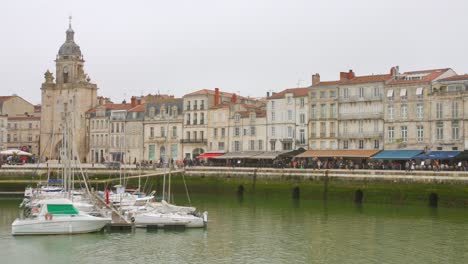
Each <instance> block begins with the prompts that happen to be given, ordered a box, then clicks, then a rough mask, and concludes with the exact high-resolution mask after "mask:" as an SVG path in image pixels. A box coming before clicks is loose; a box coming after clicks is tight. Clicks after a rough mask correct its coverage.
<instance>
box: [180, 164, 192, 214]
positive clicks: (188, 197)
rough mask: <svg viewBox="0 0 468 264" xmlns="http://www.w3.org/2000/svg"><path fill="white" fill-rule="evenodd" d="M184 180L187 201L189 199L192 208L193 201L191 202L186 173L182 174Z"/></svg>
mask: <svg viewBox="0 0 468 264" xmlns="http://www.w3.org/2000/svg"><path fill="white" fill-rule="evenodd" d="M182 180H183V182H184V187H185V193H186V194H187V199H188V202H189V205H190V206H192V201H191V200H190V195H189V191H188V188H187V183H186V182H185V173H184V172H182Z"/></svg>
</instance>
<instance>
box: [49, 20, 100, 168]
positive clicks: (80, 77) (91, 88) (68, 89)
mask: <svg viewBox="0 0 468 264" xmlns="http://www.w3.org/2000/svg"><path fill="white" fill-rule="evenodd" d="M74 34H75V32H74V31H73V29H72V28H71V23H70V25H69V28H68V30H67V31H66V40H65V43H63V44H62V46H61V47H60V49H59V52H58V54H57V58H56V60H55V65H56V80H55V81H54V76H53V74H52V73H51V72H49V71H48V70H47V72H46V73H45V74H44V77H45V81H44V83H43V84H42V87H41V90H42V115H41V137H40V155H41V156H42V157H43V158H46V157H47V158H49V159H58V158H59V149H60V148H61V144H62V134H63V129H64V127H65V122H66V121H68V124H69V126H70V127H71V128H72V131H73V141H74V142H73V146H72V147H74V148H75V149H76V153H78V156H79V157H77V158H79V159H80V160H81V161H82V162H84V161H86V154H87V145H88V144H87V142H86V125H85V113H86V111H87V110H89V109H90V108H93V107H95V106H96V105H97V89H98V88H97V86H96V84H93V83H91V82H90V81H91V80H90V78H89V77H88V75H87V74H86V73H85V72H84V62H85V61H84V59H83V55H82V54H81V50H80V47H79V46H78V45H77V44H76V43H75V40H74Z"/></svg>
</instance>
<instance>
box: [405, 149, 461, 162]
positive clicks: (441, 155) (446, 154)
mask: <svg viewBox="0 0 468 264" xmlns="http://www.w3.org/2000/svg"><path fill="white" fill-rule="evenodd" d="M460 153H461V151H431V152H429V153H426V154H420V155H418V156H416V157H414V158H415V159H432V160H443V159H453V158H455V157H456V156H457V155H459V154H460Z"/></svg>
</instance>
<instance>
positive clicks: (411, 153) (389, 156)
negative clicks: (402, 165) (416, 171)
mask: <svg viewBox="0 0 468 264" xmlns="http://www.w3.org/2000/svg"><path fill="white" fill-rule="evenodd" d="M421 152H422V150H384V151H382V152H380V153H379V154H377V155H375V156H373V157H372V158H373V159H378V160H409V159H413V158H415V156H417V155H418V154H420V153H421Z"/></svg>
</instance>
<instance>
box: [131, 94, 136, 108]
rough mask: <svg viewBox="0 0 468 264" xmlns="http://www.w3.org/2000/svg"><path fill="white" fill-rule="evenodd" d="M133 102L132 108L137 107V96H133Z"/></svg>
mask: <svg viewBox="0 0 468 264" xmlns="http://www.w3.org/2000/svg"><path fill="white" fill-rule="evenodd" d="M130 100H131V103H132V107H135V106H136V98H135V96H132V99H130Z"/></svg>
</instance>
